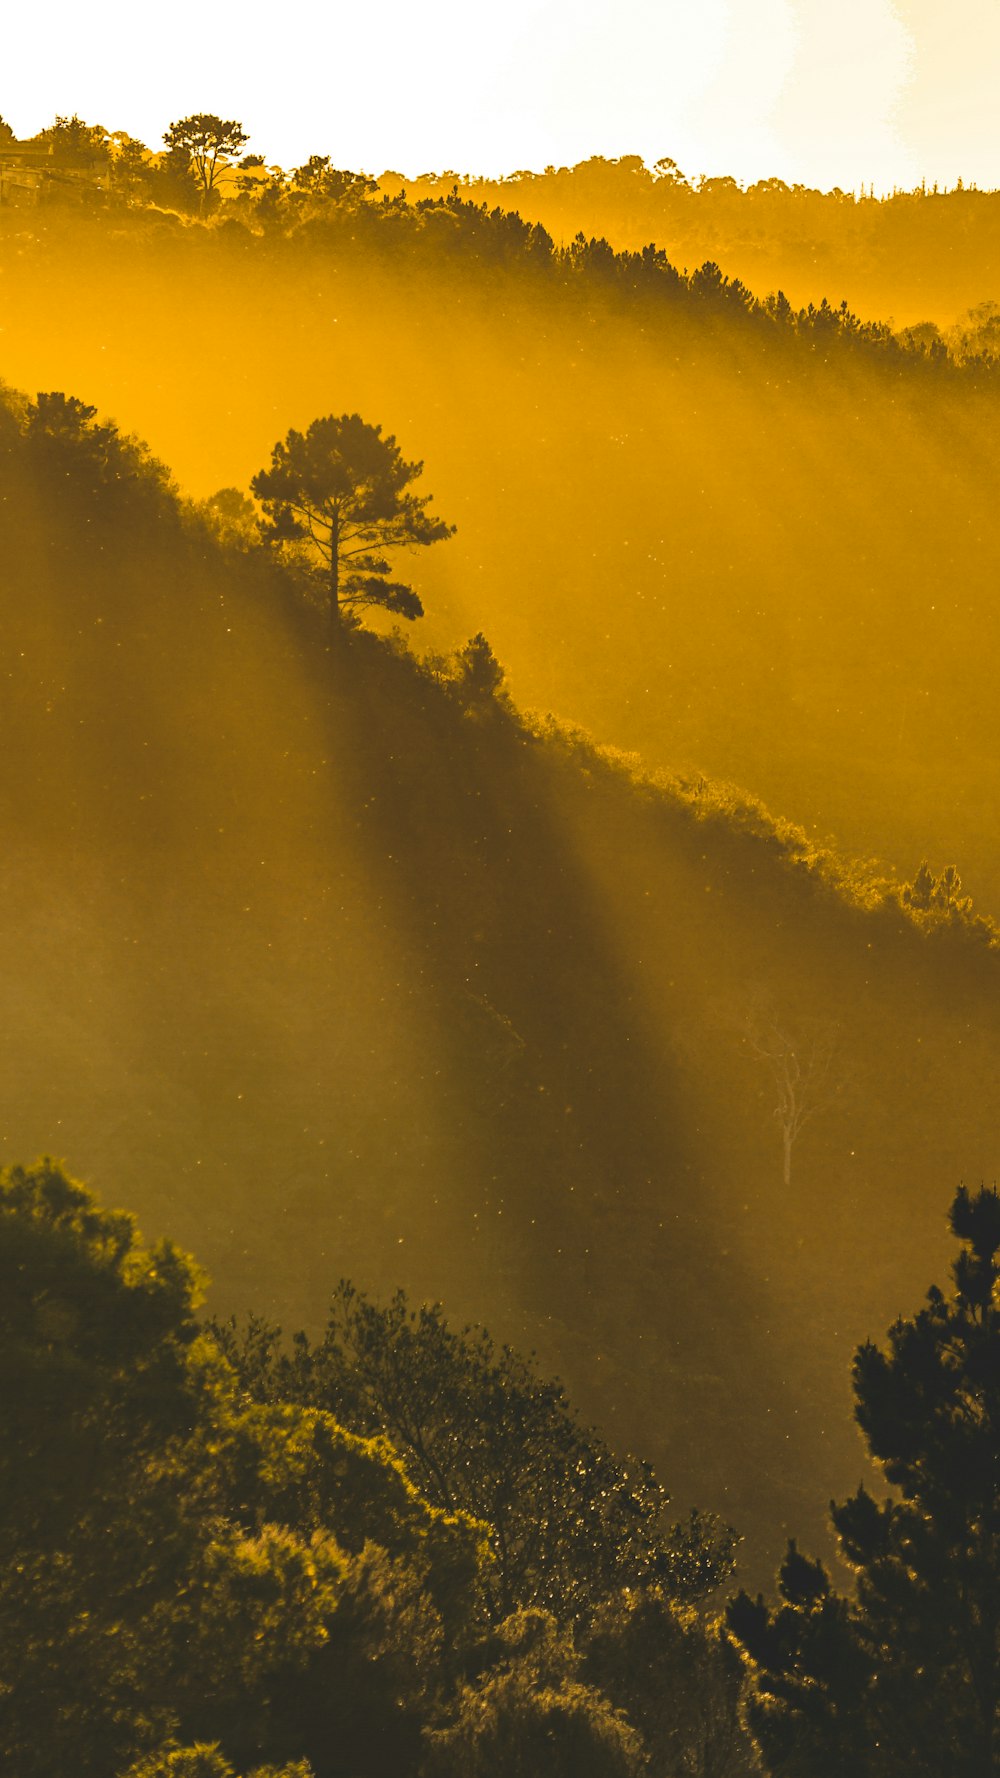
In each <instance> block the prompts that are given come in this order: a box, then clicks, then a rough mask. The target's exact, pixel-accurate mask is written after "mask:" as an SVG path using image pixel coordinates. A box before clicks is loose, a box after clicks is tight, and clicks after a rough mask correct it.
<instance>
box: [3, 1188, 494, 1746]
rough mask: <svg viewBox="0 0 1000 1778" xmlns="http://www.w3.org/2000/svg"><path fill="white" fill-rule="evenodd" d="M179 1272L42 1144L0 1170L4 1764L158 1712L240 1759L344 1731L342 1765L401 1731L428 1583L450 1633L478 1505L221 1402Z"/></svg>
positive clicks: (411, 1712) (312, 1428)
mask: <svg viewBox="0 0 1000 1778" xmlns="http://www.w3.org/2000/svg"><path fill="white" fill-rule="evenodd" d="M199 1288H200V1279H199V1275H198V1273H197V1271H196V1269H195V1268H194V1267H193V1265H192V1263H191V1262H190V1261H189V1260H188V1259H187V1258H186V1257H185V1256H184V1255H182V1254H180V1253H178V1252H177V1250H176V1249H175V1248H174V1247H172V1246H170V1245H169V1244H168V1243H161V1244H159V1245H158V1246H157V1247H155V1248H152V1249H146V1248H144V1247H142V1246H141V1244H140V1243H139V1240H138V1236H137V1233H136V1229H135V1225H134V1223H133V1221H132V1219H131V1218H130V1217H128V1216H126V1215H124V1214H122V1213H120V1212H111V1211H106V1210H103V1209H101V1208H100V1206H99V1205H98V1204H97V1203H96V1201H95V1200H94V1198H93V1197H92V1195H91V1194H90V1193H89V1192H88V1191H87V1190H86V1189H85V1188H84V1187H82V1186H80V1185H78V1184H76V1183H75V1182H74V1181H72V1180H70V1179H68V1178H67V1177H66V1175H65V1174H64V1173H63V1171H62V1170H61V1169H60V1168H59V1167H57V1166H55V1165H54V1164H53V1163H51V1162H41V1163H39V1164H38V1165H37V1166H36V1167H34V1168H29V1169H21V1168H15V1169H12V1170H11V1171H9V1172H7V1173H5V1174H3V1175H2V1176H0V1335H2V1343H0V1355H2V1356H0V1366H2V1368H0V1395H2V1399H3V1402H4V1407H5V1432H6V1436H5V1440H4V1444H3V1449H2V1451H0V1505H2V1525H0V1583H2V1584H0V1601H2V1603H0V1696H2V1710H0V1754H2V1759H3V1763H4V1769H5V1770H9V1771H11V1772H12V1773H13V1774H16V1778H42V1775H43V1774H48V1773H51V1772H52V1771H57V1770H64V1769H67V1770H68V1769H70V1766H72V1769H73V1770H74V1771H76V1772H79V1773H80V1774H81V1778H91V1775H93V1778H103V1775H104V1774H105V1773H106V1772H108V1771H110V1770H117V1769H119V1768H120V1767H121V1766H122V1765H123V1764H124V1763H125V1762H126V1761H127V1760H128V1759H129V1758H132V1759H134V1758H135V1757H137V1756H138V1755H140V1754H143V1753H144V1752H146V1751H149V1750H150V1749H152V1748H155V1747H157V1746H163V1745H164V1744H165V1743H166V1742H167V1741H168V1739H169V1737H170V1736H174V1737H175V1738H177V1740H178V1742H179V1743H181V1744H186V1743H188V1742H190V1741H205V1742H211V1741H213V1740H218V1741H220V1743H221V1746H222V1749H223V1752H224V1754H225V1756H226V1757H230V1756H232V1757H233V1758H236V1759H238V1760H239V1761H240V1764H241V1766H249V1765H252V1764H255V1763H259V1759H255V1757H254V1756H255V1755H258V1756H259V1755H260V1754H261V1753H262V1752H263V1753H264V1754H266V1755H267V1756H268V1757H274V1758H275V1759H283V1758H286V1757H289V1756H290V1757H293V1758H301V1757H311V1754H312V1751H313V1750H314V1749H315V1748H316V1747H320V1748H323V1747H327V1746H328V1744H329V1743H330V1742H331V1739H333V1740H335V1741H337V1740H339V1741H342V1742H344V1743H345V1745H346V1744H347V1742H348V1741H349V1740H350V1739H351V1737H352V1736H353V1738H354V1740H353V1742H352V1745H354V1748H355V1752H354V1755H352V1763H351V1767H350V1769H351V1771H352V1772H355V1771H356V1772H362V1771H364V1770H366V1769H367V1768H366V1767H365V1766H364V1764H363V1762H362V1761H361V1758H360V1754H359V1753H358V1745H359V1744H360V1741H366V1742H370V1743H371V1745H372V1746H375V1745H376V1744H377V1745H379V1746H382V1747H386V1746H388V1744H389V1742H390V1741H391V1744H392V1747H393V1749H395V1751H396V1752H398V1750H399V1747H400V1746H401V1744H402V1742H403V1741H405V1742H406V1745H407V1746H408V1747H410V1748H411V1750H412V1748H413V1747H414V1746H415V1745H416V1741H417V1739H418V1737H419V1732H420V1726H421V1723H422V1720H423V1711H424V1707H425V1705H426V1704H427V1700H428V1699H429V1697H430V1696H431V1695H432V1694H433V1693H434V1691H435V1688H436V1685H437V1668H438V1664H439V1658H440V1651H441V1648H442V1634H443V1631H442V1619H441V1614H440V1612H439V1609H438V1606H437V1604H435V1602H434V1599H433V1598H432V1597H431V1594H432V1593H434V1594H435V1595H436V1596H437V1597H438V1598H439V1599H440V1600H441V1604H442V1609H443V1610H444V1611H445V1612H446V1613H447V1614H448V1618H447V1621H448V1625H449V1632H450V1634H451V1635H452V1636H453V1637H455V1638H456V1640H458V1639H460V1637H461V1635H462V1633H463V1618H462V1613H463V1610H464V1611H465V1613H466V1616H467V1615H468V1611H469V1606H467V1605H466V1606H463V1603H462V1601H463V1600H465V1599H468V1600H469V1601H470V1602H471V1601H473V1600H474V1598H475V1591H476V1588H475V1576H476V1572H477V1568H478V1563H479V1561H480V1533H479V1531H478V1529H477V1528H476V1527H474V1526H472V1525H469V1524H468V1522H467V1521H463V1520H458V1519H455V1518H454V1517H448V1516H447V1515H442V1514H441V1513H440V1512H439V1511H437V1510H435V1509H434V1508H433V1507H432V1506H430V1505H429V1504H428V1503H426V1502H424V1501H422V1500H420V1498H419V1497H418V1496H417V1494H416V1491H415V1490H414V1488H413V1487H412V1485H411V1484H410V1483H409V1482H408V1481H407V1479H406V1477H405V1476H404V1475H403V1473H402V1471H401V1469H400V1467H399V1465H398V1463H397V1462H396V1460H395V1457H394V1454H393V1453H392V1451H391V1450H390V1449H389V1448H388V1447H387V1446H385V1445H384V1444H382V1445H380V1444H377V1443H366V1442H365V1441H363V1440H360V1439H358V1438H356V1437H353V1436H352V1435H351V1434H349V1433H346V1432H343V1431H342V1429H340V1428H338V1427H337V1426H336V1425H334V1424H333V1423H332V1422H331V1420H330V1418H329V1416H327V1415H324V1414H321V1413H319V1412H315V1411H309V1410H305V1411H303V1410H298V1409H296V1408H295V1407H293V1406H291V1405H289V1404H281V1405H275V1406H272V1407H248V1406H247V1404H246V1403H245V1402H243V1401H241V1399H240V1397H239V1395H238V1393H237V1391H236V1390H235V1387H234V1380H233V1377H232V1373H231V1372H230V1370H229V1368H228V1366H227V1365H226V1364H225V1362H224V1360H223V1359H222V1357H221V1354H220V1352H219V1348H218V1345H217V1344H216V1342H214V1341H212V1340H209V1339H207V1338H206V1337H205V1336H204V1334H203V1333H202V1331H201V1328H200V1325H199V1323H198V1321H197V1318H196V1315H195V1307H196V1303H197V1294H198V1291H199ZM373 1534H374V1535H375V1536H377V1537H378V1538H379V1539H381V1540H384V1544H385V1545H387V1546H389V1547H388V1548H386V1547H381V1546H380V1544H378V1543H376V1542H374V1541H372V1538H373ZM341 1537H342V1538H343V1541H341ZM458 1596H460V1597H458ZM279 1698H280V1699H284V1700H285V1703H284V1704H279V1702H278V1700H279ZM292 1700H294V1709H293V1708H292ZM427 1707H429V1706H427ZM392 1725H395V1727H394V1728H393V1726H392ZM220 1757H221V1756H220ZM394 1757H395V1755H394ZM339 1770H340V1767H339V1766H338V1765H337V1764H336V1762H335V1761H334V1760H333V1758H332V1755H330V1756H329V1758H328V1759H327V1763H326V1765H325V1766H324V1771H329V1772H331V1773H335V1772H337V1771H339Z"/></svg>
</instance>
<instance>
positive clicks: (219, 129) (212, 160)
mask: <svg viewBox="0 0 1000 1778" xmlns="http://www.w3.org/2000/svg"><path fill="white" fill-rule="evenodd" d="M163 140H164V142H165V144H166V146H167V149H168V152H170V153H177V154H179V155H187V156H188V158H189V161H190V164H191V165H192V166H193V167H194V171H195V176H196V178H197V180H198V184H199V186H200V188H201V200H202V207H203V208H204V207H206V206H207V205H208V203H209V202H210V200H211V198H212V194H213V192H214V191H215V189H216V187H217V185H218V184H219V181H220V180H221V179H222V178H223V176H224V175H225V174H226V173H227V172H228V171H229V169H230V168H231V167H232V165H233V161H234V160H235V158H236V156H237V155H238V154H239V153H240V151H241V150H242V149H243V148H245V147H246V145H247V143H248V142H249V140H250V137H249V136H248V134H247V132H246V131H245V130H244V128H243V125H242V124H241V123H238V122H237V121H236V119H235V118H232V117H229V118H223V117H216V116H215V113H214V112H210V111H198V112H194V113H193V114H192V115H191V116H190V117H182V118H180V119H179V120H178V122H177V123H172V124H171V125H170V128H169V129H168V130H165V131H164V135H163Z"/></svg>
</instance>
